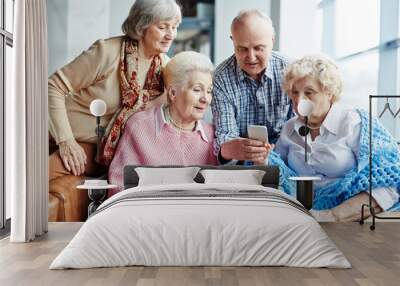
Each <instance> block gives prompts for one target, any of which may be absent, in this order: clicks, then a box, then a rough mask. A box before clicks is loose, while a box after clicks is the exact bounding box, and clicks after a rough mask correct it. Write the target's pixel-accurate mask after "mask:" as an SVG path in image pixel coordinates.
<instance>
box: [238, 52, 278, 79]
mask: <svg viewBox="0 0 400 286" xmlns="http://www.w3.org/2000/svg"><path fill="white" fill-rule="evenodd" d="M235 63H236V74H237V77H238V79H239V80H240V81H245V80H246V79H248V80H252V81H254V79H252V78H251V77H250V76H248V75H247V74H246V73H245V72H244V71H243V70H242V69H241V68H240V66H239V64H238V62H237V60H236V57H235ZM271 67H272V56H271V57H270V59H269V60H268V66H267V68H266V69H265V70H264V72H263V74H262V76H261V83H264V82H266V81H267V79H273V72H272V68H271Z"/></svg>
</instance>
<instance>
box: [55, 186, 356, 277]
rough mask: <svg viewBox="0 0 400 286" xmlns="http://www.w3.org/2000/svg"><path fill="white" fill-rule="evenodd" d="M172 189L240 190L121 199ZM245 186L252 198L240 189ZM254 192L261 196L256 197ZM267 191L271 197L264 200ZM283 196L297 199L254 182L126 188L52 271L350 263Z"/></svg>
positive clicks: (89, 224)
mask: <svg viewBox="0 0 400 286" xmlns="http://www.w3.org/2000/svg"><path fill="white" fill-rule="evenodd" d="M169 190H170V191H171V190H181V192H182V194H183V193H184V192H185V191H188V192H189V193H190V192H198V193H209V192H210V193H214V194H215V193H216V192H217V193H218V194H219V192H221V193H223V192H225V191H226V192H227V193H229V192H232V191H233V192H236V193H238V194H242V195H241V196H240V197H236V195H232V196H231V195H227V196H226V197H219V196H218V195H216V196H212V197H210V196H207V195H205V196H201V197H196V196H190V195H185V196H184V195H180V194H179V193H178V195H175V196H173V197H160V198H151V197H150V198H145V197H139V198H133V199H127V200H122V198H124V197H126V198H127V197H129V196H130V195H133V196H138V195H139V196H140V195H146V194H148V193H152V194H154V193H155V191H160V192H161V194H165V193H167V191H169ZM246 190H247V191H249V192H248V194H249V197H243V196H247V193H246V192H245V194H246V195H243V192H239V191H246ZM251 190H254V191H263V193H261V197H252V196H251V194H252V192H250V191H251ZM138 192H140V193H138ZM144 192H146V193H144ZM264 192H265V194H266V195H267V194H268V196H271V198H270V199H268V198H267V199H265V198H263V197H262V196H264ZM268 196H267V197H268ZM274 196H275V197H274ZM279 197H282V198H289V200H290V201H289V202H295V203H296V202H297V201H295V200H294V199H292V198H290V197H289V196H287V195H286V194H284V193H283V192H281V191H278V190H275V189H272V188H266V187H262V186H254V185H238V184H235V185H233V184H196V183H193V184H179V185H166V186H143V187H136V188H132V189H128V190H125V191H123V192H121V193H118V194H117V195H115V196H113V197H111V198H110V199H108V200H107V201H105V202H104V203H103V204H102V205H101V206H100V208H99V212H98V213H97V214H95V215H94V216H92V217H90V218H89V219H88V221H87V222H86V223H85V224H84V225H83V226H82V227H81V229H80V230H79V232H78V233H77V234H76V235H75V237H74V238H73V239H72V241H71V242H70V243H69V244H68V246H67V247H66V248H65V249H64V250H63V251H62V252H61V253H60V254H59V255H58V256H57V257H56V259H55V260H54V261H53V262H52V264H51V265H50V269H62V268H91V267H112V266H126V265H146V266H183V265H185V266H187V265H220V266H228V265H229V266H240V265H247V266H262V265H263V266H270V265H271V266H272V265H273V266H295V267H333V268H349V267H351V266H350V263H349V262H348V261H347V259H346V258H345V257H344V255H343V254H342V252H341V251H340V250H338V249H337V247H336V246H335V244H334V243H333V242H332V241H331V240H330V239H329V237H328V236H327V235H326V233H325V232H324V231H323V229H322V228H321V227H320V225H319V224H318V223H317V222H316V221H315V220H314V218H313V217H312V216H310V215H309V214H307V211H306V210H301V209H300V208H299V207H295V206H293V205H290V204H288V203H283V201H282V200H281V199H279ZM277 198H278V199H277ZM120 200H121V201H120ZM292 204H293V203H292ZM297 204H299V203H298V202H297ZM101 209H103V210H101Z"/></svg>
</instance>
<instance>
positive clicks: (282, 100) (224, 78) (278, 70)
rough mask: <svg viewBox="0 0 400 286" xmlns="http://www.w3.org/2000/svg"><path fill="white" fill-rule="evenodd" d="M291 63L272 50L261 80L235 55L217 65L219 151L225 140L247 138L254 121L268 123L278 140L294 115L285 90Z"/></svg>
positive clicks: (272, 139) (214, 106)
mask: <svg viewBox="0 0 400 286" xmlns="http://www.w3.org/2000/svg"><path fill="white" fill-rule="evenodd" d="M287 64H288V60H287V59H286V58H284V57H282V56H281V55H280V54H278V53H276V52H272V55H271V57H270V59H269V62H268V67H267V68H266V70H265V72H264V74H263V75H262V77H261V81H259V82H258V81H256V80H253V79H251V78H250V77H249V76H248V75H246V74H245V73H244V72H243V71H242V70H241V69H240V67H239V65H238V64H237V61H236V58H235V56H234V55H233V56H231V57H230V58H228V59H227V60H225V61H224V62H223V63H221V64H220V65H219V66H218V67H217V69H216V71H215V75H214V85H213V101H212V103H211V108H212V113H213V120H214V125H215V128H216V130H215V135H216V137H217V139H216V141H215V146H214V147H215V152H216V153H217V154H218V153H219V150H220V148H221V145H222V144H223V143H224V142H226V141H229V140H232V139H234V138H238V137H244V138H246V137H247V125H251V124H253V125H264V126H266V127H267V129H268V138H269V142H270V143H275V142H276V141H277V139H278V137H279V134H280V132H281V129H282V125H283V124H284V123H285V122H286V121H287V120H288V119H290V118H291V117H293V115H294V114H293V111H292V105H291V102H290V99H289V97H288V96H287V95H286V93H284V92H283V91H282V81H283V72H284V69H285V68H286V66H287Z"/></svg>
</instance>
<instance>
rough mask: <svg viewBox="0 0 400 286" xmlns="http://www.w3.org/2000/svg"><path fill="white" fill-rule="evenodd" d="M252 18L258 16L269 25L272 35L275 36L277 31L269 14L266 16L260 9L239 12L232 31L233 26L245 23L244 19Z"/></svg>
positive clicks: (234, 19) (233, 22)
mask: <svg viewBox="0 0 400 286" xmlns="http://www.w3.org/2000/svg"><path fill="white" fill-rule="evenodd" d="M251 16H257V17H259V18H260V19H262V20H264V21H265V22H266V23H267V25H268V26H270V27H271V29H272V35H275V29H274V25H273V24H272V20H271V18H270V17H269V16H267V14H265V13H264V12H262V11H260V10H258V9H249V10H241V11H239V13H238V14H237V16H236V17H235V18H233V20H232V24H231V31H232V29H233V26H235V25H237V24H239V23H241V22H243V20H244V19H246V18H248V17H251Z"/></svg>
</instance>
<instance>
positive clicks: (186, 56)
mask: <svg viewBox="0 0 400 286" xmlns="http://www.w3.org/2000/svg"><path fill="white" fill-rule="evenodd" d="M196 71H199V72H205V73H210V74H211V75H212V74H213V72H214V66H213V64H212V62H211V60H210V59H209V58H208V57H207V56H205V55H203V54H200V53H197V52H192V51H186V52H181V53H179V54H177V55H175V56H174V57H173V58H172V59H171V60H170V61H169V62H168V64H167V65H166V67H165V69H164V82H165V85H166V86H167V87H170V86H173V87H184V86H185V85H186V84H187V82H188V80H189V78H190V73H191V72H196Z"/></svg>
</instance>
